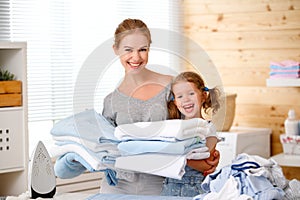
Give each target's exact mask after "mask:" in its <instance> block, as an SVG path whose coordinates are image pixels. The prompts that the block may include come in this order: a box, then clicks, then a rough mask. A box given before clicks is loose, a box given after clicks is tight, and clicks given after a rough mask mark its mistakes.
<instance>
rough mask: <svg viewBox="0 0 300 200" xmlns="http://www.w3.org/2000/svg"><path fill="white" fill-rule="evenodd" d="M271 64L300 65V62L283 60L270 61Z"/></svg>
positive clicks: (280, 65) (279, 65) (282, 65)
mask: <svg viewBox="0 0 300 200" xmlns="http://www.w3.org/2000/svg"><path fill="white" fill-rule="evenodd" d="M270 65H271V66H278V67H294V66H300V62H298V61H294V60H283V61H281V62H273V61H271V62H270Z"/></svg>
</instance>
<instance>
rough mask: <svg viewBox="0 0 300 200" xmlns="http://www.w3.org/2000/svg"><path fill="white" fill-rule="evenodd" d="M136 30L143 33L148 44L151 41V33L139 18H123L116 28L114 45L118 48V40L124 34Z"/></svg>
mask: <svg viewBox="0 0 300 200" xmlns="http://www.w3.org/2000/svg"><path fill="white" fill-rule="evenodd" d="M137 31H139V32H141V33H143V34H144V35H145V36H146V37H147V39H148V41H149V45H150V44H151V42H152V41H151V34H150V30H149V29H148V27H147V25H146V24H145V23H144V22H143V21H142V20H140V19H125V20H124V21H122V22H121V23H120V24H119V25H118V27H117V28H116V31H115V41H114V46H115V47H117V48H119V45H120V42H121V40H122V39H123V38H124V37H125V36H127V35H129V34H132V33H134V32H137Z"/></svg>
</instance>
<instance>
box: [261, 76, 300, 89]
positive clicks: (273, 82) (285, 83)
mask: <svg viewBox="0 0 300 200" xmlns="http://www.w3.org/2000/svg"><path fill="white" fill-rule="evenodd" d="M267 86H268V87H300V78H293V79H292V78H278V79H271V78H269V79H267Z"/></svg>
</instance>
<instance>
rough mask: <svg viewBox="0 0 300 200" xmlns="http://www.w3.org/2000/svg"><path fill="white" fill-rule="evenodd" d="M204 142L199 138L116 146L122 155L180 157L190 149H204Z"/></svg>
mask: <svg viewBox="0 0 300 200" xmlns="http://www.w3.org/2000/svg"><path fill="white" fill-rule="evenodd" d="M205 142H206V141H205V140H201V139H200V138H199V137H194V138H189V139H186V140H182V141H177V142H167V141H161V140H129V141H124V142H121V143H119V144H118V149H119V150H120V153H121V154H122V155H136V154H143V153H163V154H177V155H182V154H185V153H187V152H189V151H190V150H191V149H194V148H198V147H204V146H205V144H206V143H205Z"/></svg>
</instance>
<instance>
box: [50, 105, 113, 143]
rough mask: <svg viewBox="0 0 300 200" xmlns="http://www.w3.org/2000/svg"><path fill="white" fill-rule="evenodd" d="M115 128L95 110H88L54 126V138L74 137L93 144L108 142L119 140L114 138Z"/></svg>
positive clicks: (52, 132)
mask: <svg viewBox="0 0 300 200" xmlns="http://www.w3.org/2000/svg"><path fill="white" fill-rule="evenodd" d="M114 130H115V127H114V126H113V125H111V124H110V123H109V122H108V121H107V120H106V118H105V117H103V116H102V115H101V114H99V113H97V112H96V111H95V110H94V109H90V110H86V111H83V112H80V113H77V114H74V115H71V116H69V117H67V118H65V119H62V120H61V121H59V122H57V123H56V124H54V126H53V128H52V130H51V132H50V133H51V134H52V135H53V136H74V137H78V138H83V139H86V140H89V141H92V142H99V143H100V142H108V141H116V142H118V139H117V138H116V137H115V136H114Z"/></svg>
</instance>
